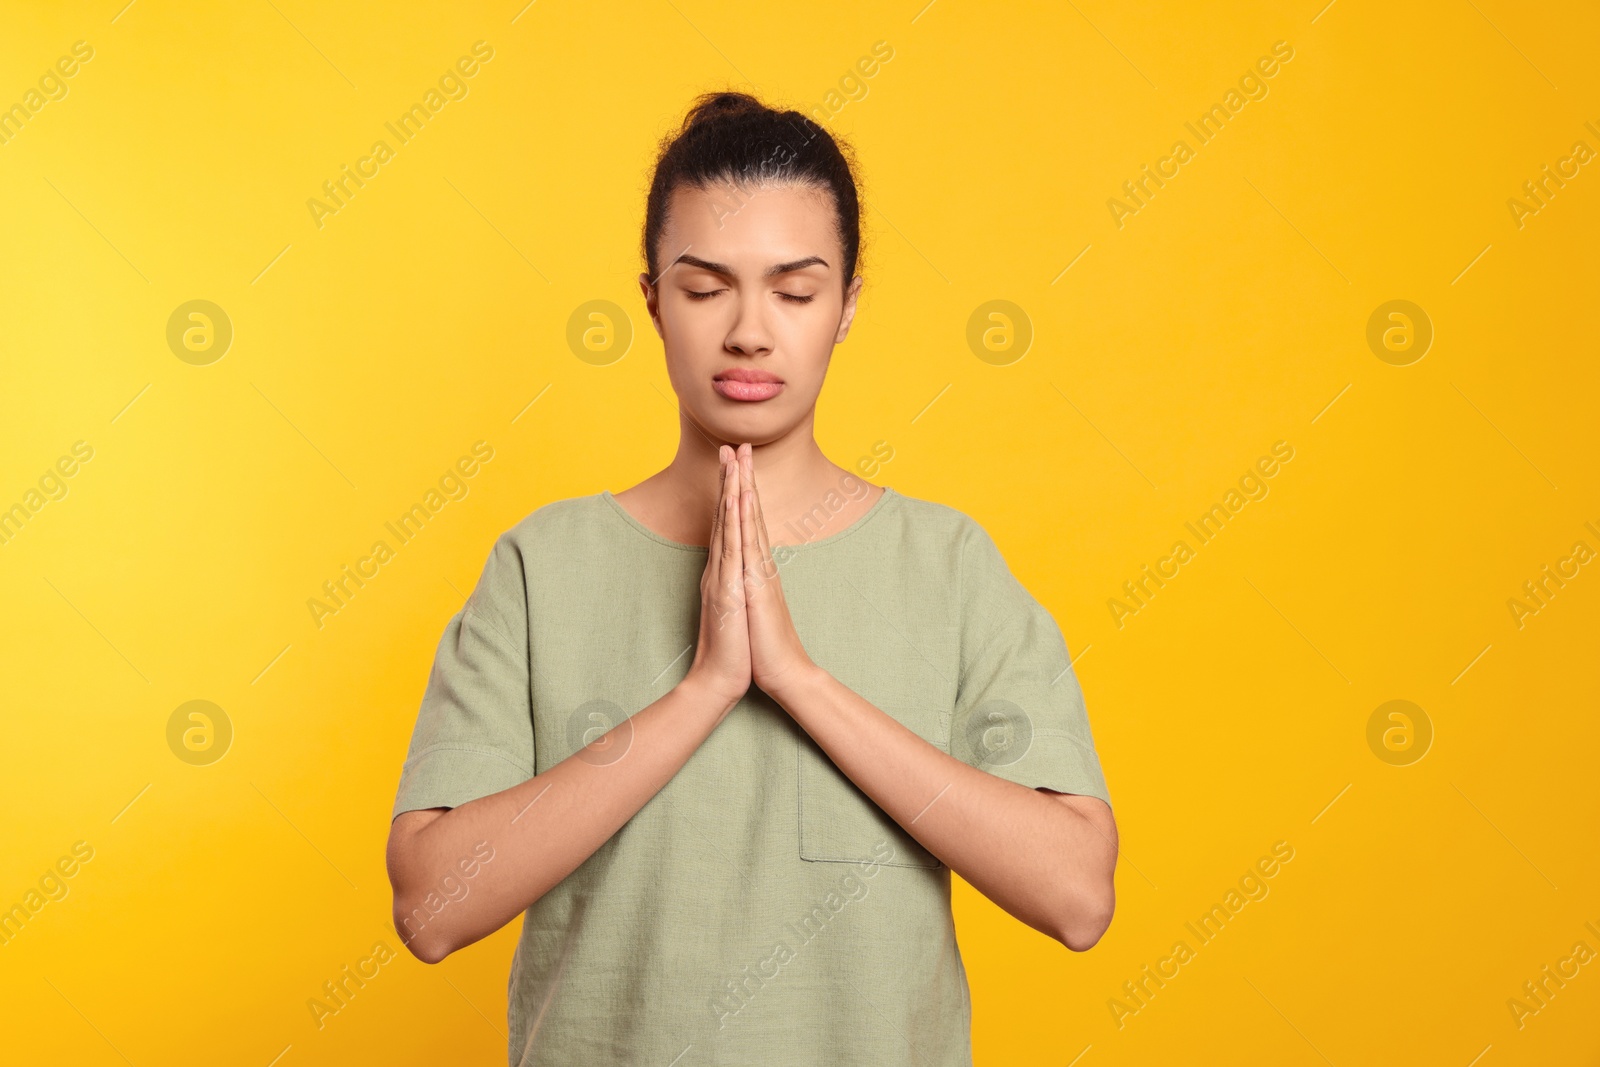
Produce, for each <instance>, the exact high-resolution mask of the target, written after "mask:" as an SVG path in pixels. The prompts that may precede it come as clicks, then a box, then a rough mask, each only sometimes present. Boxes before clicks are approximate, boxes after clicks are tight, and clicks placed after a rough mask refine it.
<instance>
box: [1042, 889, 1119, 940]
mask: <svg viewBox="0 0 1600 1067" xmlns="http://www.w3.org/2000/svg"><path fill="white" fill-rule="evenodd" d="M1075 904H1076V906H1075V907H1074V908H1073V909H1072V911H1071V913H1070V914H1069V915H1068V916H1067V919H1066V922H1064V923H1062V924H1061V925H1060V927H1059V932H1058V933H1057V934H1056V935H1055V936H1056V940H1057V941H1059V942H1061V943H1062V944H1063V945H1065V946H1067V947H1068V948H1069V949H1071V950H1072V951H1074V952H1087V951H1089V950H1090V949H1091V948H1094V946H1095V945H1096V944H1097V943H1098V942H1099V941H1100V938H1101V937H1103V936H1105V932H1106V930H1107V929H1108V928H1109V927H1110V926H1111V916H1112V915H1113V914H1114V913H1115V912H1116V909H1117V904H1116V897H1115V895H1114V894H1113V893H1112V892H1111V891H1110V890H1109V889H1108V890H1106V891H1105V892H1102V893H1099V894H1097V895H1096V896H1095V897H1093V898H1091V899H1086V900H1078V901H1076V902H1075Z"/></svg>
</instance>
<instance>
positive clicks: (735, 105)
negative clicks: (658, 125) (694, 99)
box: [685, 92, 768, 128]
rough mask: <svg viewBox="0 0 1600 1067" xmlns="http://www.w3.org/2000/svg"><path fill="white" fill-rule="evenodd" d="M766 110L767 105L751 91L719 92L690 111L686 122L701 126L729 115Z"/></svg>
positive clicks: (686, 126) (687, 124) (690, 125)
mask: <svg viewBox="0 0 1600 1067" xmlns="http://www.w3.org/2000/svg"><path fill="white" fill-rule="evenodd" d="M766 110H768V108H767V106H766V105H765V104H763V103H762V102H761V101H759V100H757V99H756V98H755V97H753V96H751V95H750V94H749V93H736V92H726V93H717V94H715V95H713V96H710V97H707V98H706V99H704V100H702V101H701V102H700V103H698V104H696V105H695V107H694V109H693V110H692V111H690V112H689V116H688V119H689V121H688V122H687V123H686V124H685V128H689V127H693V126H699V125H700V124H702V123H705V122H710V121H712V120H715V119H719V118H722V117H724V116H728V115H744V114H748V113H750V112H761V111H766Z"/></svg>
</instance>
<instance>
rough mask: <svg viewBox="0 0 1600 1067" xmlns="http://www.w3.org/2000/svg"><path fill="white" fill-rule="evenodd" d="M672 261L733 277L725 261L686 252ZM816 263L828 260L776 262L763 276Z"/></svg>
mask: <svg viewBox="0 0 1600 1067" xmlns="http://www.w3.org/2000/svg"><path fill="white" fill-rule="evenodd" d="M672 263H687V264H688V265H689V266H691V267H699V268H700V269H701V270H708V271H710V272H711V273H712V274H721V275H723V276H724V277H728V278H731V277H733V268H732V267H730V266H728V265H727V264H726V263H713V262H712V261H711V260H709V259H701V258H700V257H699V256H691V255H689V253H687V252H685V253H683V254H682V255H680V256H679V257H678V258H677V259H675V260H673V261H672ZM672 263H669V264H667V266H668V267H671V266H672ZM818 263H820V264H822V265H823V266H824V267H826V266H827V265H828V261H827V260H825V259H823V258H822V257H821V256H806V257H805V258H804V259H797V260H794V261H792V262H789V263H777V264H774V265H773V266H770V267H768V268H767V270H766V274H765V277H768V278H772V277H776V276H777V275H779V274H788V273H789V272H791V271H797V270H801V269H803V268H805V267H811V266H815V265H816V264H818ZM662 273H665V271H663V272H662Z"/></svg>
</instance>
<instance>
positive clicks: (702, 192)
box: [659, 182, 841, 270]
mask: <svg viewBox="0 0 1600 1067" xmlns="http://www.w3.org/2000/svg"><path fill="white" fill-rule="evenodd" d="M661 238H662V239H661V248H660V249H659V251H660V253H661V255H662V257H663V259H666V260H668V261H670V260H671V258H672V257H674V256H677V255H679V254H681V253H682V252H683V251H685V250H686V249H688V248H692V249H693V251H694V254H695V255H697V256H699V257H700V258H701V259H707V260H713V261H715V262H718V263H727V264H729V265H730V266H734V267H737V268H741V269H743V268H750V269H752V270H764V269H766V267H768V266H770V265H771V263H776V262H781V261H787V260H794V259H799V258H801V257H802V256H807V255H820V256H823V257H824V258H826V259H827V260H828V262H829V263H830V264H834V265H835V266H837V265H838V263H839V258H840V251H841V249H840V243H839V232H838V220H837V219H836V218H835V212H834V207H833V198H832V196H831V194H830V193H829V192H828V190H827V189H825V188H818V187H816V186H808V185H800V184H797V183H795V182H768V183H753V184H747V185H735V184H732V183H718V184H713V185H709V186H707V187H705V188H703V189H701V188H696V187H694V186H688V185H680V186H678V187H677V188H675V189H674V190H673V191H672V197H671V199H670V200H669V201H668V207H667V217H666V220H665V223H664V225H663V226H662V229H661ZM769 261H770V262H769Z"/></svg>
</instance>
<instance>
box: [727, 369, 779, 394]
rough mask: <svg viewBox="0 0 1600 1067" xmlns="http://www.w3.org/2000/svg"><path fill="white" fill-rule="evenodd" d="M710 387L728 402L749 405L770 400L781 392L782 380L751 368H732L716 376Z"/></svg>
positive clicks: (774, 375)
mask: <svg viewBox="0 0 1600 1067" xmlns="http://www.w3.org/2000/svg"><path fill="white" fill-rule="evenodd" d="M711 387H712V388H713V389H715V390H716V391H717V393H718V394H719V395H720V396H724V397H727V398H728V399H729V400H738V401H743V402H745V403H751V402H755V401H761V400H770V399H772V398H773V397H775V396H777V395H778V394H779V393H780V392H782V391H783V379H782V378H779V377H778V376H777V375H776V374H769V373H768V372H766V371H764V370H755V369H754V368H751V367H734V368H731V369H729V370H725V371H722V372H720V373H719V374H717V375H716V376H715V377H714V378H713V379H712V380H711Z"/></svg>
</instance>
